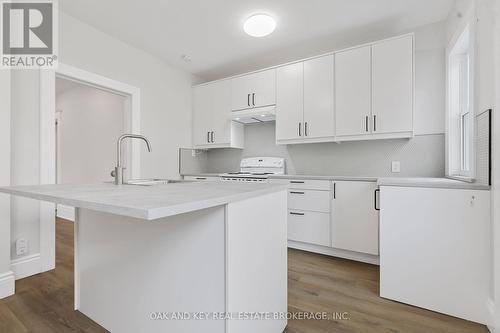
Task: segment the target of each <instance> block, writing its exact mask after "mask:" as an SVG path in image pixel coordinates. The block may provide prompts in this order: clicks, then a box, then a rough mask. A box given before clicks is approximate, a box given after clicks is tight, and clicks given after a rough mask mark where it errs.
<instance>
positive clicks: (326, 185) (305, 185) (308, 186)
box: [270, 178, 331, 191]
mask: <svg viewBox="0 0 500 333" xmlns="http://www.w3.org/2000/svg"><path fill="white" fill-rule="evenodd" d="M270 183H271V184H288V185H289V188H290V189H304V190H322V191H330V189H331V184H330V183H331V182H330V181H329V180H306V179H283V178H282V179H271V180H270Z"/></svg>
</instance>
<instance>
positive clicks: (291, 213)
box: [290, 212, 305, 216]
mask: <svg viewBox="0 0 500 333" xmlns="http://www.w3.org/2000/svg"><path fill="white" fill-rule="evenodd" d="M290 215H299V216H304V215H305V214H304V213H295V212H290Z"/></svg>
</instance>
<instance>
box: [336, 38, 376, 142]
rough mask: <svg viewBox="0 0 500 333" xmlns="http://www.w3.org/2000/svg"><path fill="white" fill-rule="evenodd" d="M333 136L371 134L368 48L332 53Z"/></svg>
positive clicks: (369, 57) (369, 60)
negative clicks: (333, 66) (334, 129)
mask: <svg viewBox="0 0 500 333" xmlns="http://www.w3.org/2000/svg"><path fill="white" fill-rule="evenodd" d="M335 112H336V119H335V128H336V135H337V136H343V135H365V134H370V133H371V46H363V47H359V48H355V49H350V50H347V51H341V52H338V53H336V54H335Z"/></svg>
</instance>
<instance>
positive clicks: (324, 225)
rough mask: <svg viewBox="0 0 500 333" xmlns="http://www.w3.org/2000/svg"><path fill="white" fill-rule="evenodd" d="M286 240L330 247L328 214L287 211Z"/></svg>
mask: <svg viewBox="0 0 500 333" xmlns="http://www.w3.org/2000/svg"><path fill="white" fill-rule="evenodd" d="M288 240H292V241H297V242H304V243H309V244H316V245H322V246H330V214H329V213H319V212H311V211H300V210H293V209H292V210H289V211H288Z"/></svg>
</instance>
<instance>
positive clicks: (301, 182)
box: [290, 180, 305, 184]
mask: <svg viewBox="0 0 500 333" xmlns="http://www.w3.org/2000/svg"><path fill="white" fill-rule="evenodd" d="M304 183H305V182H304V181H302V180H290V184H304Z"/></svg>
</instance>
